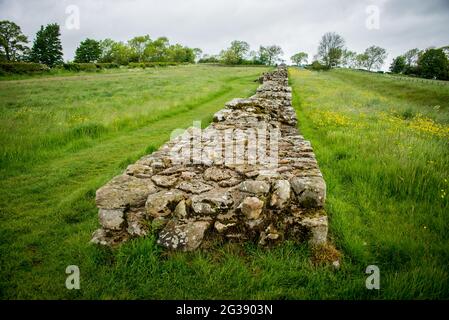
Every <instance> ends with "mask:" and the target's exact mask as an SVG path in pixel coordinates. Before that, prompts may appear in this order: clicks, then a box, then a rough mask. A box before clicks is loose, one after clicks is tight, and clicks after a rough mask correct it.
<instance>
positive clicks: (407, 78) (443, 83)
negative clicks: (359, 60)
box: [347, 69, 449, 86]
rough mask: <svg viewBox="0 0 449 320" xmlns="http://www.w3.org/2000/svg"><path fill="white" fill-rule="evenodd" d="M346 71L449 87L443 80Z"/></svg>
mask: <svg viewBox="0 0 449 320" xmlns="http://www.w3.org/2000/svg"><path fill="white" fill-rule="evenodd" d="M347 70H352V71H358V72H367V73H370V74H376V75H378V76H380V77H385V78H389V79H392V80H403V81H410V82H419V83H427V84H433V85H438V86H446V85H449V81H444V80H434V79H425V78H418V77H406V76H399V75H393V74H389V73H379V72H370V71H363V70H357V69H347Z"/></svg>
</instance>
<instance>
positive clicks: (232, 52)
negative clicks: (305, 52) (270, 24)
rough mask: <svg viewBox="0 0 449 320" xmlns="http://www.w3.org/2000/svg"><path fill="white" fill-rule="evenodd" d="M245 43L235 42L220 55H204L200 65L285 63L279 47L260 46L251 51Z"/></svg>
mask: <svg viewBox="0 0 449 320" xmlns="http://www.w3.org/2000/svg"><path fill="white" fill-rule="evenodd" d="M250 49H251V48H250V45H249V44H248V43H247V42H245V41H240V40H234V41H232V42H231V45H230V46H229V47H228V48H226V49H224V50H222V51H221V52H220V53H219V54H218V55H204V56H203V57H202V58H201V59H199V61H198V62H199V63H222V64H226V65H275V64H277V63H279V62H284V61H283V60H282V59H281V56H282V55H283V51H282V48H281V47H280V46H278V45H269V46H260V47H259V49H258V50H257V51H256V50H250Z"/></svg>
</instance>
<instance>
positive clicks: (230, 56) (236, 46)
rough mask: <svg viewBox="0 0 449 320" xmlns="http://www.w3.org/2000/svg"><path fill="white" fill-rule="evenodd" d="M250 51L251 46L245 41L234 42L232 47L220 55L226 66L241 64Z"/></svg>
mask: <svg viewBox="0 0 449 320" xmlns="http://www.w3.org/2000/svg"><path fill="white" fill-rule="evenodd" d="M248 51H249V44H248V43H247V42H245V41H238V40H234V41H232V42H231V46H230V47H229V48H228V49H226V50H223V51H222V52H221V53H220V57H221V60H222V61H223V63H225V64H241V63H242V62H243V60H244V59H245V56H246V54H247V53H248Z"/></svg>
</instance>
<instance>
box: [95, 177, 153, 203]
mask: <svg viewBox="0 0 449 320" xmlns="http://www.w3.org/2000/svg"><path fill="white" fill-rule="evenodd" d="M155 192H157V189H156V187H155V186H154V184H153V183H152V182H151V180H149V179H139V178H136V177H133V176H129V175H121V176H117V177H115V178H114V179H112V180H111V181H110V182H109V183H107V184H106V185H105V186H103V187H101V188H100V189H98V190H97V193H96V199H95V201H96V204H97V207H98V208H102V209H120V208H126V207H139V206H142V205H143V204H144V203H145V200H146V199H147V197H148V195H150V194H152V193H155Z"/></svg>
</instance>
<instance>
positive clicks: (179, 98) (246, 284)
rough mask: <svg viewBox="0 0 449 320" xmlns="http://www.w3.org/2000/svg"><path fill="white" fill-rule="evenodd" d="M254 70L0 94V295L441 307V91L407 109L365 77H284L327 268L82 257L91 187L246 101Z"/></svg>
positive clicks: (242, 259)
mask: <svg viewBox="0 0 449 320" xmlns="http://www.w3.org/2000/svg"><path fill="white" fill-rule="evenodd" d="M262 71H265V69H262V68H225V67H217V66H201V67H199V66H187V67H176V68H171V69H165V70H156V71H151V72H147V71H139V72H136V73H132V74H129V75H128V74H126V75H123V74H117V75H115V74H113V73H111V74H107V75H103V74H96V75H92V76H89V78H88V79H85V78H83V77H79V78H76V77H67V78H62V77H61V78H60V79H58V80H53V79H54V78H48V79H45V80H43V79H39V81H35V80H23V81H11V82H2V83H0V88H1V89H2V90H0V104H1V107H2V111H3V112H2V115H1V130H2V131H1V137H2V139H3V140H4V141H5V144H4V145H2V149H1V150H2V154H3V155H6V154H7V155H8V157H6V156H3V158H2V161H3V162H2V164H1V166H2V167H1V173H2V180H1V182H0V187H1V188H2V193H1V194H0V203H1V206H0V208H1V211H0V226H1V232H0V296H1V297H2V298H9V299H10V298H46V299H48V298H57V299H61V298H62V299H81V298H84V299H95V298H100V299H119V298H122V299H135V298H140V299H142V298H146V299H176V298H177V299H184V298H187V299H192V298H195V299H201V298H203V299H207V298H223V299H231V298H232V299H245V298H252V299H336V298H339V299H386V298H394V299H424V298H427V299H428V298H440V299H441V298H448V297H449V280H448V269H447V265H448V263H449V254H448V245H449V236H448V232H447V230H448V229H449V228H448V227H449V225H448V221H449V219H448V216H447V213H448V212H449V210H448V209H449V208H448V198H447V197H448V196H447V194H448V193H449V192H448V189H449V185H448V183H447V181H446V179H447V178H448V172H449V168H448V163H449V161H448V160H449V159H448V158H449V155H448V151H447V150H449V149H448V137H447V135H446V129H447V122H446V120H445V119H446V115H445V113H444V112H443V111H441V110H447V109H444V108H447V100H446V99H445V97H446V91H434V89H426V87H425V84H423V85H422V86H420V87H416V90H417V92H419V94H418V93H416V95H414V94H413V92H415V90H414V89H413V88H415V87H410V86H416V85H417V84H414V83H410V84H409V83H408V82H402V84H401V85H396V86H394V87H391V84H390V82H389V81H384V80H383V78H381V77H376V76H375V75H359V74H356V73H351V72H347V71H332V72H327V73H312V72H308V71H299V70H297V69H291V70H290V79H291V85H292V87H293V97H294V106H295V108H296V109H297V111H298V116H299V128H300V130H301V132H302V133H303V134H304V135H305V137H306V138H307V139H310V140H311V141H312V144H313V147H314V149H315V153H316V155H317V157H318V161H319V164H320V166H321V169H322V171H323V173H324V176H325V179H326V182H327V185H328V200H327V205H326V206H327V207H326V210H327V212H328V214H329V216H330V235H331V238H332V240H333V241H334V242H335V244H336V245H337V246H338V248H339V249H340V250H341V252H342V253H343V257H342V261H341V267H340V269H338V270H334V269H333V268H332V267H331V266H324V265H322V266H315V265H313V264H312V263H311V262H310V259H309V257H310V255H309V248H308V247H307V245H295V244H292V243H289V242H287V243H285V244H283V245H281V246H279V247H276V248H272V249H269V250H266V249H262V248H258V247H256V246H254V245H250V244H246V245H236V244H227V245H221V244H219V243H217V244H215V245H214V247H213V248H211V250H209V251H199V252H194V253H178V252H175V253H170V252H164V251H162V250H160V248H159V247H158V246H156V244H155V237H154V235H151V236H149V237H147V238H142V239H137V240H135V241H131V242H129V243H127V244H124V245H122V246H121V247H120V248H118V249H116V250H110V249H105V248H98V247H95V246H92V245H90V244H89V240H90V238H91V232H92V231H93V230H95V229H96V228H97V227H98V220H97V210H96V208H95V203H94V198H95V191H96V190H97V189H98V187H100V186H101V185H103V184H104V183H105V182H106V181H108V180H109V179H111V177H113V176H114V175H116V174H118V173H120V172H121V171H122V170H123V169H124V168H125V167H126V166H127V165H128V164H129V163H131V162H133V161H135V160H137V159H138V158H139V157H140V156H141V155H143V154H145V153H148V152H152V151H154V150H155V149H157V148H158V147H159V146H160V145H161V144H162V143H164V142H165V141H166V140H168V138H169V136H170V132H171V131H172V130H173V129H175V128H180V127H187V126H189V125H191V124H192V121H193V120H203V122H208V121H210V119H211V115H212V114H213V113H214V112H215V111H217V110H219V109H221V108H222V107H223V104H224V102H226V101H228V100H230V99H231V98H234V97H245V96H249V95H251V94H252V93H253V92H254V90H255V89H256V87H257V84H256V83H255V82H254V81H253V80H254V79H256V78H257V75H259V74H260V73H261V72H262ZM54 81H56V82H54ZM58 82H59V83H58ZM61 88H64V89H61ZM3 89H6V90H3ZM426 90H428V91H426ZM438 90H445V89H444V88H439V89H438ZM20 92H24V94H25V95H24V96H20V95H19V93H20ZM405 92H406V93H405ZM426 92H427V93H426ZM426 95H428V96H429V99H430V100H429V101H431V102H429V103H425V102H424V101H426V100H425V99H424V98H422V97H425V96H426ZM437 104H438V105H439V106H440V108H434V107H435V105H437ZM24 108H29V109H30V110H31V111H30V113H28V109H24ZM20 110H27V111H23V113H24V115H21V114H20V113H19V115H17V114H16V112H19V111H20ZM420 114H421V115H420ZM76 117H87V118H88V121H84V122H77V121H73V120H74V118H75V119H76ZM59 122H61V123H62V124H61V126H60V127H58V126H57V124H58V123H59ZM203 125H204V124H203ZM50 137H53V138H50ZM46 139H48V140H46ZM52 139H54V140H52ZM41 141H49V142H47V143H41ZM22 142H23V144H22ZM33 150H35V151H36V155H32V153H33V152H32V151H33ZM442 190H443V191H444V192H443V191H442ZM72 264H75V265H78V266H79V267H80V271H81V290H71V291H69V290H67V289H66V288H65V285H64V283H65V277H66V276H67V275H66V274H65V268H66V267H67V266H68V265H72ZM371 264H375V265H378V266H379V268H380V272H381V275H380V276H381V289H380V290H379V291H377V290H374V291H372V290H367V289H366V287H365V279H366V276H367V275H366V274H365V269H366V267H367V266H368V265H371Z"/></svg>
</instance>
